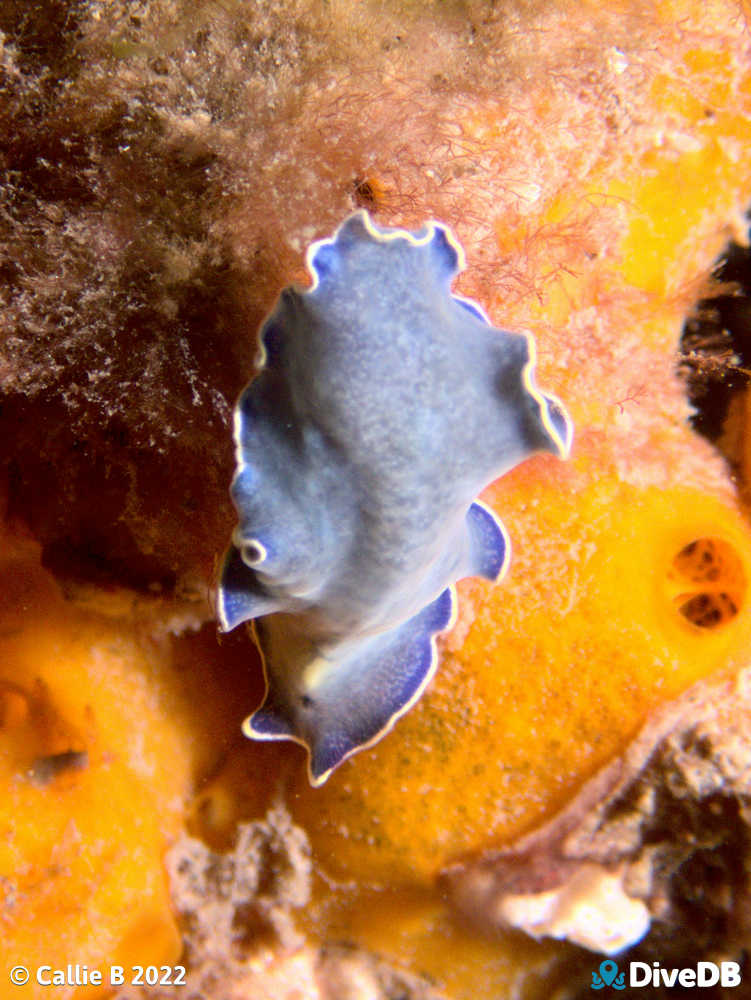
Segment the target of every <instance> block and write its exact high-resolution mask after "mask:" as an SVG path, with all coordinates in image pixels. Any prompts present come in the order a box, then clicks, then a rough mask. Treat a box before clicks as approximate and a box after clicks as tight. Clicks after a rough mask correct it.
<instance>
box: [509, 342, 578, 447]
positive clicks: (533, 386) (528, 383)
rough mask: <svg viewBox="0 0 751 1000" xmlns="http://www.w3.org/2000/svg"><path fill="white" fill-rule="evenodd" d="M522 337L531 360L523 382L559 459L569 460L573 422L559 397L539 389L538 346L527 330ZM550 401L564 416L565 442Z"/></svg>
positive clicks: (528, 362)
mask: <svg viewBox="0 0 751 1000" xmlns="http://www.w3.org/2000/svg"><path fill="white" fill-rule="evenodd" d="M521 336H523V337H525V338H526V340H527V350H528V351H529V358H528V360H527V363H526V365H525V366H524V368H523V370H522V381H523V383H524V386H525V388H526V390H527V392H528V393H529V394H530V395H531V396H532V397H533V398H534V399H535V400H536V402H537V404H538V406H539V407H540V417H541V419H542V423H543V426H544V427H545V430H546V431H547V432H548V435H549V437H550V438H551V439H552V440H553V441H554V443H555V444H556V445H557V447H558V457H559V458H562V459H563V458H568V456H569V454H570V452H571V444H572V439H573V434H574V425H573V423H572V421H571V417H570V416H569V415H568V411H567V410H566V408H565V407H564V405H563V403H561V401H560V400H559V399H558V397H557V396H555V395H554V394H553V393H552V392H543V391H542V390H541V389H538V387H537V383H536V382H535V365H536V364H537V346H536V344H535V339H534V337H533V336H532V334H531V333H529V332H527V331H526V330H522V331H521ZM548 399H551V400H552V401H553V402H554V403H555V404H556V406H557V407H558V409H559V410H560V412H561V414H562V416H563V419H564V421H565V423H566V439H567V440H564V439H563V438H562V437H561V435H560V434H559V433H558V431H557V430H556V428H555V425H554V424H553V421H552V420H551V419H550V415H549V412H548V404H547V400H548Z"/></svg>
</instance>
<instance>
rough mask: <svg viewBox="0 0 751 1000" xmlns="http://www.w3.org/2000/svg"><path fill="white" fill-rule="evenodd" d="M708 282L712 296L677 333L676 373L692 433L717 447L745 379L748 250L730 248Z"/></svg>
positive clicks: (749, 344) (749, 334) (750, 284)
mask: <svg viewBox="0 0 751 1000" xmlns="http://www.w3.org/2000/svg"><path fill="white" fill-rule="evenodd" d="M714 278H715V280H716V283H717V288H718V291H717V294H716V295H713V296H710V297H707V298H703V299H701V300H700V301H699V302H698V304H697V306H696V310H695V313H694V314H693V315H692V316H691V317H689V319H688V320H687V321H686V323H685V326H684V328H683V335H682V337H681V351H680V371H681V373H682V374H683V376H684V377H685V379H686V385H687V388H688V395H689V399H690V400H691V403H692V404H693V406H694V407H695V413H694V414H693V416H692V418H691V422H692V424H693V427H694V429H695V430H696V431H698V432H699V433H700V434H702V435H704V437H706V438H708V439H709V440H710V441H712V442H713V443H718V442H719V440H720V438H721V437H722V435H723V432H724V430H725V426H726V422H727V419H728V415H729V413H730V411H731V403H732V401H733V398H734V397H736V396H737V395H738V394H739V393H740V392H742V391H743V390H745V388H746V386H747V385H748V381H749V375H750V374H751V371H750V369H751V247H747V246H746V247H744V246H740V245H739V244H738V243H731V244H730V245H729V246H728V248H727V249H726V250H725V251H724V253H723V254H722V256H721V257H720V259H719V260H718V262H717V264H716V266H715V269H714ZM728 457H729V458H730V459H731V461H732V460H733V459H734V457H735V456H733V455H732V454H731V455H729V456H728Z"/></svg>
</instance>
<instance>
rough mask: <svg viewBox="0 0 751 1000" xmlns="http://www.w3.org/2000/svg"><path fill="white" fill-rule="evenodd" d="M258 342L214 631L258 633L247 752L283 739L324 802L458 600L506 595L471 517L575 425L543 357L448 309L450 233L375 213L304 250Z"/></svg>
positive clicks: (498, 531)
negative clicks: (544, 388) (546, 383)
mask: <svg viewBox="0 0 751 1000" xmlns="http://www.w3.org/2000/svg"><path fill="white" fill-rule="evenodd" d="M307 264H308V269H309V271H310V273H311V275H312V277H313V283H312V285H311V287H310V288H309V289H302V288H298V287H289V288H285V289H284V291H283V292H282V293H281V295H280V296H279V299H278V301H277V304H276V306H275V307H274V310H273V311H272V313H271V314H270V316H269V317H268V318H267V319H266V321H265V322H264V324H263V326H262V328H261V345H262V348H261V370H260V372H259V373H258V375H257V376H256V377H255V378H254V379H253V381H252V382H251V383H250V385H249V386H248V387H247V388H246V389H245V390H244V392H243V393H242V395H241V396H240V399H239V401H238V404H237V408H236V411H235V442H236V446H237V470H236V474H235V477H234V480H233V482H232V489H231V492H232V498H233V501H234V504H235V506H236V508H237V512H238V520H239V523H238V525H237V528H236V529H235V532H234V534H233V538H232V543H231V545H230V548H229V550H228V552H227V554H226V556H225V560H224V565H223V568H222V571H221V578H220V582H219V587H218V598H217V601H218V616H219V621H220V624H221V627H222V629H224V630H225V631H227V630H229V629H233V628H235V626H237V625H239V624H240V623H241V622H244V621H249V620H251V619H252V620H254V622H255V625H254V630H255V637H256V641H257V643H258V646H259V649H260V651H261V654H262V657H263V661H264V672H265V677H266V695H265V698H264V700H263V703H262V705H261V706H260V708H259V709H258V710H257V711H256V712H254V714H253V715H251V716H250V718H249V719H247V720H246V722H245V724H244V727H243V728H244V731H245V733H246V735H248V736H250V737H254V738H257V739H291V740H295V741H296V742H298V743H301V744H302V745H303V746H305V747H306V748H307V750H308V754H309V767H308V771H309V777H310V781H311V783H312V784H314V785H318V784H321V783H322V782H323V781H325V780H326V778H327V777H328V776H329V774H330V773H331V771H332V770H333V769H334V768H335V767H337V766H338V765H339V764H341V763H342V761H343V760H345V759H346V758H347V757H349V756H350V755H351V754H353V753H355V752H356V751H357V750H361V749H363V748H364V747H368V746H371V745H372V744H373V743H375V742H376V741H377V740H378V739H379V738H380V737H381V736H383V735H384V734H385V733H386V732H388V731H389V730H390V729H391V727H392V726H393V724H394V722H395V721H396V720H397V719H398V718H399V717H400V716H401V715H403V714H404V713H405V712H406V711H407V710H408V709H409V708H410V707H411V706H412V705H413V704H414V703H415V701H416V700H417V699H418V698H419V697H420V695H421V694H422V692H423V690H424V689H425V686H426V685H427V683H428V682H429V680H430V678H431V676H432V674H433V672H434V670H435V666H436V658H437V654H436V648H435V636H436V635H437V633H439V632H441V631H442V630H444V629H446V628H449V627H450V626H451V624H452V621H453V619H454V613H455V602H456V596H455V591H454V586H453V584H454V583H455V582H456V581H457V580H459V579H461V578H462V577H465V576H474V575H479V576H483V577H486V578H487V579H489V580H497V579H500V577H501V576H502V575H503V573H504V571H505V569H506V567H507V565H508V559H509V541H508V537H507V535H506V531H505V529H504V528H503V525H502V524H501V523H500V521H499V520H498V519H497V517H496V516H495V514H494V513H493V512H492V511H491V510H490V509H489V508H488V507H486V506H484V505H483V504H482V503H480V502H478V501H476V500H474V498H475V497H476V496H477V494H478V493H479V492H480V491H481V490H482V489H483V488H484V487H485V486H486V485H487V484H488V483H489V482H491V481H492V480H494V479H496V478H497V477H498V476H500V475H502V474H503V473H504V472H506V471H507V470H508V469H510V468H512V467H513V466H514V465H516V464H518V463H519V462H521V461H522V460H523V459H525V458H526V457H527V456H529V455H531V454H533V453H534V452H538V451H548V452H552V453H554V454H556V455H559V456H561V457H565V456H566V455H567V454H568V451H569V448H570V443H571V425H570V422H569V419H568V416H567V415H566V412H565V410H564V409H563V407H562V405H561V404H560V403H559V401H558V400H557V399H556V398H555V397H553V396H550V395H548V394H546V393H543V392H540V391H539V390H538V389H537V388H536V386H535V384H534V376H533V368H534V343H533V341H532V339H531V337H529V336H528V335H526V334H518V333H508V332H506V331H504V330H498V329H494V328H493V327H492V326H491V325H490V321H489V320H488V318H487V316H486V315H485V313H484V312H483V310H482V309H481V308H480V306H478V305H477V304H476V303H474V302H472V301H470V300H468V299H463V298H460V297H459V296H456V295H452V294H451V282H452V280H453V278H454V277H455V275H456V274H457V273H458V272H459V271H460V270H461V269H462V268H463V252H462V249H461V247H460V246H459V245H458V243H457V242H456V240H455V239H454V237H453V235H452V234H451V232H450V231H449V229H448V228H447V227H445V226H443V225H441V224H440V223H437V222H430V223H428V224H427V225H426V226H424V227H423V228H422V229H421V230H419V231H418V232H416V233H410V232H407V231H405V230H402V229H386V228H381V227H379V226H376V225H375V224H374V223H373V222H372V220H371V219H370V217H369V216H368V214H367V213H366V212H364V211H360V212H356V213H355V214H354V215H351V216H350V217H349V218H347V219H346V220H345V221H344V222H343V223H342V225H341V226H340V227H339V229H338V230H337V232H336V233H335V234H334V236H333V237H332V238H331V239H327V240H321V241H319V242H317V243H314V244H313V245H312V246H311V247H310V248H309V250H308V256H307Z"/></svg>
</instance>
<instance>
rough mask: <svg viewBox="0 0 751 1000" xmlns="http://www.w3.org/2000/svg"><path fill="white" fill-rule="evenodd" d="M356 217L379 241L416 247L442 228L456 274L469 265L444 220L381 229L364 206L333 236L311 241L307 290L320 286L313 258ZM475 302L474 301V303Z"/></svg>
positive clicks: (306, 259) (353, 213) (338, 228)
mask: <svg viewBox="0 0 751 1000" xmlns="http://www.w3.org/2000/svg"><path fill="white" fill-rule="evenodd" d="M354 218H359V219H361V221H362V224H363V225H364V226H365V229H366V230H367V231H368V233H369V234H370V235H371V236H372V237H373V239H374V240H377V241H378V242H379V243H391V242H393V241H394V240H406V241H407V242H408V243H411V244H412V246H414V247H423V246H427V244H428V243H430V241H431V240H432V239H433V236H434V235H435V233H436V230H438V229H441V230H443V232H444V233H445V234H446V239H447V240H448V241H449V243H450V244H451V246H452V247H453V249H454V250H455V251H456V256H457V261H456V274H459V273H460V272H461V271H463V270H464V269H465V267H466V266H467V258H466V256H465V254H464V248H463V247H462V245H461V243H460V242H459V241H458V240H457V238H456V237H455V236H454V234H453V233H452V232H451V230H450V229H449V227H448V226H446V225H444V224H443V223H442V222H436V221H435V219H430V220H429V221H428V222H426V223H425V224H424V227H423V228H424V232H423V231H422V230H421V231H420V233H419V234H418V233H410V232H409V230H408V229H401V228H400V227H398V226H397V227H394V228H388V229H381V228H379V227H378V226H377V225H376V224H375V222H373V220H372V219H371V218H370V215H369V214H368V213H367V212H366V211H365V209H364V208H360V209H358V210H357V211H356V212H351V213H350V214H349V215H348V216H347V218H346V219H344V220H343V221H342V222H341V223H340V224H339V225H338V226H337V227H336V230H335V232H334V234H333V236H327V237H326V238H325V239H322V240H316V241H315V243H311V244H310V246H309V247H308V249H307V252H306V254H305V266H306V267H307V269H308V272H309V274H310V276H311V277H312V279H313V284H312V285H311V286H310V288H306V289H305V291H306V292H312V291H314V290H315V289H316V288H317V287H318V283H319V277H318V272H317V271H316V269H315V265H314V263H313V258H314V257H315V255H316V254H317V253H318V251H319V250H320V249H321V247H324V246H329V245H331V244H333V243H336V241H337V239H338V237H339V232H340V230H341V229H343V227H344V226H346V225H347V223H348V222H349V221H350V220H351V219H354ZM474 304H475V303H474V302H473V303H472V305H474Z"/></svg>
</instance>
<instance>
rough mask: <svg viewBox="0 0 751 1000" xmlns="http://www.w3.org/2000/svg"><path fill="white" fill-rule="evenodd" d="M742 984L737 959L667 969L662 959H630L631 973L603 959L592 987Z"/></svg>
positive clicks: (622, 988) (621, 987)
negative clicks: (636, 960) (656, 960)
mask: <svg viewBox="0 0 751 1000" xmlns="http://www.w3.org/2000/svg"><path fill="white" fill-rule="evenodd" d="M718 983H719V985H720V986H740V984H741V967H740V965H738V963H737V962H720V963H719V964H718V963H717V962H697V963H696V965H695V966H687V967H686V968H685V969H663V967H662V966H661V965H660V963H659V962H652V964H651V965H650V964H649V963H648V962H629V963H628V976H627V975H626V972H625V971H624V972H621V971H620V970H619V968H618V964H617V962H614V961H613V960H612V958H608V959H606V960H605V961H604V962H600V968H599V969H598V970H597V972H593V973H592V982H591V984H590V988H591V989H593V990H604V989H608V988H609V989H613V990H625V989H626V987H627V986H631V987H636V988H637V989H638V988H639V987H640V986H644V987H650V986H683V987H689V988H690V987H692V986H696V987H699V989H701V988H702V987H707V986H717V984H718Z"/></svg>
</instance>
